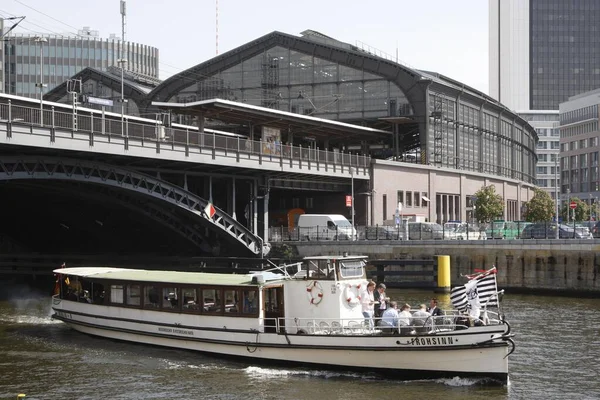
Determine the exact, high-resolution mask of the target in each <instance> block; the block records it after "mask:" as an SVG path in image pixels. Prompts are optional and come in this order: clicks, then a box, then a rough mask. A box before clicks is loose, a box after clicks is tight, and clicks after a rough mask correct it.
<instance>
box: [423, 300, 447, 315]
mask: <svg viewBox="0 0 600 400" xmlns="http://www.w3.org/2000/svg"><path fill="white" fill-rule="evenodd" d="M427 312H428V313H429V314H431V315H432V316H434V317H441V316H442V315H444V311H442V309H441V308H439V307H438V299H436V298H435V297H434V298H432V299H431V301H430V302H429V308H428V309H427Z"/></svg>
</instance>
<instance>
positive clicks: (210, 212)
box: [204, 203, 217, 219]
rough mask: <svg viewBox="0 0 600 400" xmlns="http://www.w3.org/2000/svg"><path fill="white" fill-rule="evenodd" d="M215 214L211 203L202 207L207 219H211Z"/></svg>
mask: <svg viewBox="0 0 600 400" xmlns="http://www.w3.org/2000/svg"><path fill="white" fill-rule="evenodd" d="M216 212H217V210H215V206H213V205H212V204H211V203H208V204H207V205H206V207H204V213H205V214H206V216H207V217H208V219H212V217H214V216H215V214H216Z"/></svg>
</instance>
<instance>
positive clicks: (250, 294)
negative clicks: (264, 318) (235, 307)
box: [242, 289, 258, 314]
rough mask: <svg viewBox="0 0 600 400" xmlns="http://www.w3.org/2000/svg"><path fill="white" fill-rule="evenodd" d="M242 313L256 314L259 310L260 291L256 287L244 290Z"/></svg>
mask: <svg viewBox="0 0 600 400" xmlns="http://www.w3.org/2000/svg"><path fill="white" fill-rule="evenodd" d="M242 304H243V309H242V313H244V314H256V313H257V312H258V292H257V291H256V290H255V289H244V290H242Z"/></svg>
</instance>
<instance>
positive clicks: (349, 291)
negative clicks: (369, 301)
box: [344, 283, 361, 307]
mask: <svg viewBox="0 0 600 400" xmlns="http://www.w3.org/2000/svg"><path fill="white" fill-rule="evenodd" d="M360 286H361V284H360V283H359V284H358V285H351V284H348V285H346V288H345V289H344V299H346V302H347V303H348V305H349V306H350V307H355V306H357V305H358V304H360ZM354 289H356V292H354Z"/></svg>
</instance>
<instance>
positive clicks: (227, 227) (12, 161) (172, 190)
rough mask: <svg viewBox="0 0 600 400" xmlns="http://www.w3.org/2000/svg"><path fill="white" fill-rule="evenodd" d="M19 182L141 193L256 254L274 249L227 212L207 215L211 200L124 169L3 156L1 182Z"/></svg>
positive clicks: (80, 162)
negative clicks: (46, 181) (62, 182)
mask: <svg viewBox="0 0 600 400" xmlns="http://www.w3.org/2000/svg"><path fill="white" fill-rule="evenodd" d="M15 179H22V180H27V179H41V180H42V179H56V180H65V181H80V182H89V183H95V184H99V185H106V186H111V187H117V188H121V189H124V190H130V191H134V192H138V193H141V194H144V195H146V196H151V197H153V198H156V199H159V200H162V201H165V202H167V203H169V204H172V205H175V206H177V207H180V208H181V209H183V210H186V211H188V212H189V213H190V214H191V215H193V216H194V218H198V219H199V221H202V222H203V223H204V224H208V225H209V226H213V227H214V228H216V229H220V230H221V232H222V233H224V234H226V235H228V236H229V237H230V238H232V239H234V240H236V241H237V242H239V243H241V244H242V245H244V246H245V247H246V248H247V249H248V250H250V251H251V252H252V253H254V254H255V255H261V256H263V255H266V254H267V253H268V251H269V249H270V248H269V247H268V246H266V245H264V244H263V241H262V239H261V238H260V237H259V236H257V235H254V234H253V233H252V232H250V231H249V230H248V229H247V228H246V227H245V226H243V225H242V224H240V223H239V222H238V221H236V220H234V219H233V218H232V217H231V216H230V215H229V214H227V213H226V212H224V211H223V210H221V209H219V208H217V207H214V206H213V207H214V209H215V214H214V216H213V218H210V217H209V216H208V215H206V213H205V212H204V209H205V208H206V206H207V205H208V201H207V200H205V199H203V198H201V197H199V196H197V195H195V194H194V193H191V192H189V191H187V190H184V189H182V188H180V187H177V186H175V185H173V184H171V183H169V182H166V181H163V180H161V179H157V178H155V177H153V176H150V175H145V174H142V173H139V172H137V171H134V170H129V169H126V168H122V167H120V166H115V165H109V164H104V163H100V162H96V161H87V160H78V159H69V158H53V157H36V156H23V157H20V156H0V181H2V180H15Z"/></svg>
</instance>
